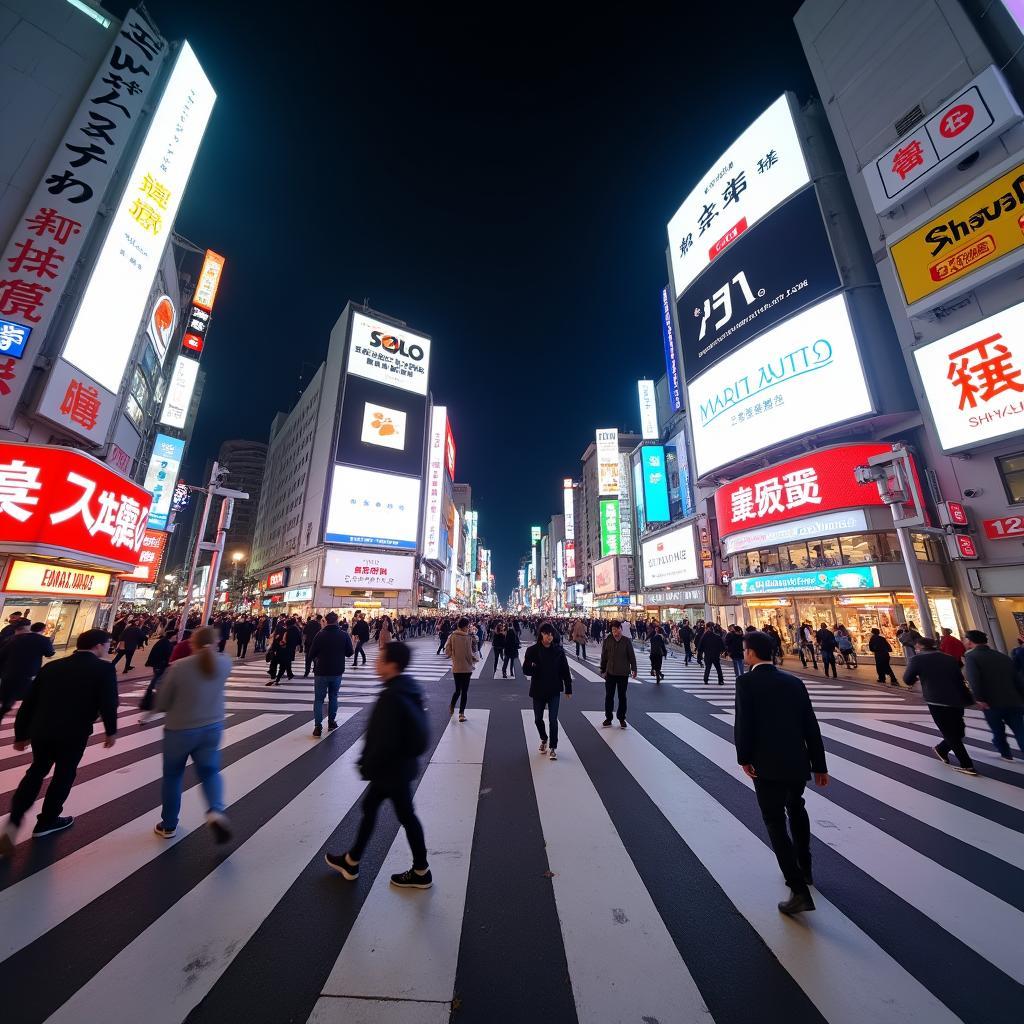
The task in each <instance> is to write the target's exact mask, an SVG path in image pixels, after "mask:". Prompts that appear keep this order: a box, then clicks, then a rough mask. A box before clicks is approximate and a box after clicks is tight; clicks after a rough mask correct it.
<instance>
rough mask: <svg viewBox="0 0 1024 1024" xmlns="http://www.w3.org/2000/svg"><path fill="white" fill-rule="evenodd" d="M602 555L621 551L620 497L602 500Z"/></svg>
mask: <svg viewBox="0 0 1024 1024" xmlns="http://www.w3.org/2000/svg"><path fill="white" fill-rule="evenodd" d="M600 513H601V557H602V558H605V557H606V556H608V555H617V554H618V553H619V499H618V498H604V499H602V501H601V508H600Z"/></svg>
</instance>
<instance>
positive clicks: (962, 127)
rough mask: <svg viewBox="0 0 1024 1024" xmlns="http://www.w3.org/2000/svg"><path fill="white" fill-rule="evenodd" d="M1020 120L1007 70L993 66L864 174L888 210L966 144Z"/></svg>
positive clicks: (875, 199)
mask: <svg viewBox="0 0 1024 1024" xmlns="http://www.w3.org/2000/svg"><path fill="white" fill-rule="evenodd" d="M1020 120H1021V111H1020V108H1019V107H1018V106H1017V102H1016V100H1015V99H1014V98H1013V96H1012V94H1011V93H1010V90H1009V89H1008V88H1007V85H1006V82H1005V80H1004V79H1003V76H1002V74H1001V73H1000V72H999V71H998V70H997V69H996V68H995V67H994V66H989V67H987V68H986V69H985V70H984V71H982V73H981V74H980V75H978V77H977V78H975V79H974V80H973V81H972V82H970V83H969V84H968V85H966V86H965V87H964V88H963V89H961V90H960V91H959V92H957V94H956V95H955V96H952V97H951V98H950V99H948V100H946V102H945V103H943V104H942V105H941V106H940V107H939V108H938V109H937V110H936V112H935V113H934V114H933V115H932V116H931V117H930V118H928V120H927V121H924V122H922V123H921V124H919V125H918V126H917V127H916V128H914V129H913V130H912V131H911V132H910V133H909V134H907V135H904V136H903V137H902V138H901V139H900V140H899V142H897V143H896V144H895V145H894V146H893V147H892V148H891V149H889V150H887V151H886V152H885V153H883V154H882V155H881V156H880V157H879V158H878V159H877V160H873V161H872V162H870V163H868V164H866V165H865V167H864V170H863V172H862V173H863V175H864V181H865V182H866V183H867V186H868V192H869V193H870V195H871V203H872V205H873V206H874V208H875V210H876V211H877V212H878V213H885V212H887V211H888V210H891V209H892V208H893V207H894V206H896V205H897V204H899V203H902V202H905V201H906V200H907V199H908V198H909V197H910V196H912V195H914V194H915V193H916V192H919V191H920V190H921V189H923V188H924V187H925V186H926V185H927V184H928V182H930V181H933V180H934V178H935V176H936V175H938V174H940V173H942V172H943V171H946V170H948V169H949V168H950V167H951V166H952V165H953V164H954V163H955V162H956V160H957V159H962V156H963V154H962V153H961V151H962V150H964V147H966V146H968V145H969V146H970V147H971V150H974V149H977V148H978V147H979V146H980V145H983V144H984V142H985V141H986V140H987V139H994V138H995V137H996V136H997V135H1000V134H1001V133H1002V132H1004V131H1006V130H1007V128H1009V127H1010V126H1011V125H1014V124H1016V123H1017V122H1018V121H1020ZM968 152H970V150H968ZM958 153H959V154H961V156H960V157H959V158H958V157H957V154H958Z"/></svg>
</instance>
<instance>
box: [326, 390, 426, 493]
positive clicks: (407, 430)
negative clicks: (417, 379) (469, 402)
mask: <svg viewBox="0 0 1024 1024" xmlns="http://www.w3.org/2000/svg"><path fill="white" fill-rule="evenodd" d="M426 418H427V403H426V399H425V398H422V397H421V396H419V395H416V394H411V393H409V392H403V391H399V390H397V389H395V388H390V387H385V386H384V385H383V384H378V383H376V382H375V381H371V380H366V379H365V378H362V377H349V378H348V379H347V380H346V381H345V399H344V402H343V403H342V406H341V424H340V427H339V430H338V445H337V448H336V450H335V461H336V462H344V463H348V464H350V465H355V466H365V467H367V468H373V469H380V470H386V471H388V472H393V473H405V474H408V475H409V476H420V475H421V474H422V472H423V440H424V432H425V430H426Z"/></svg>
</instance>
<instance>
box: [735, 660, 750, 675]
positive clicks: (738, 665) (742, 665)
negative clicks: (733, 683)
mask: <svg viewBox="0 0 1024 1024" xmlns="http://www.w3.org/2000/svg"><path fill="white" fill-rule="evenodd" d="M732 670H733V672H734V673H735V674H736V678H737V679H739V677H740V676H741V675H743V673H744V672H746V671H747V665H746V662H745V661H744V660H743V659H742V658H733V659H732Z"/></svg>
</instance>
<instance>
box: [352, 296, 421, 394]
mask: <svg viewBox="0 0 1024 1024" xmlns="http://www.w3.org/2000/svg"><path fill="white" fill-rule="evenodd" d="M348 372H349V373H351V374H355V376H357V377H365V378H366V379H367V380H375V381H377V382H378V383H380V384H387V385H389V386H391V387H393V388H401V390H402V391H413V392H415V393H416V394H417V395H425V394H426V393H427V379H428V377H429V376H430V339H429V338H425V337H424V336H423V335H421V334H413V333H412V332H411V331H407V330H406V329H405V328H404V327H392V326H391V325H390V324H385V323H382V322H381V321H380V320H374V319H373V318H372V317H368V316H364V315H363V314H362V313H354V314H353V315H352V337H351V340H350V342H349V349H348Z"/></svg>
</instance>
